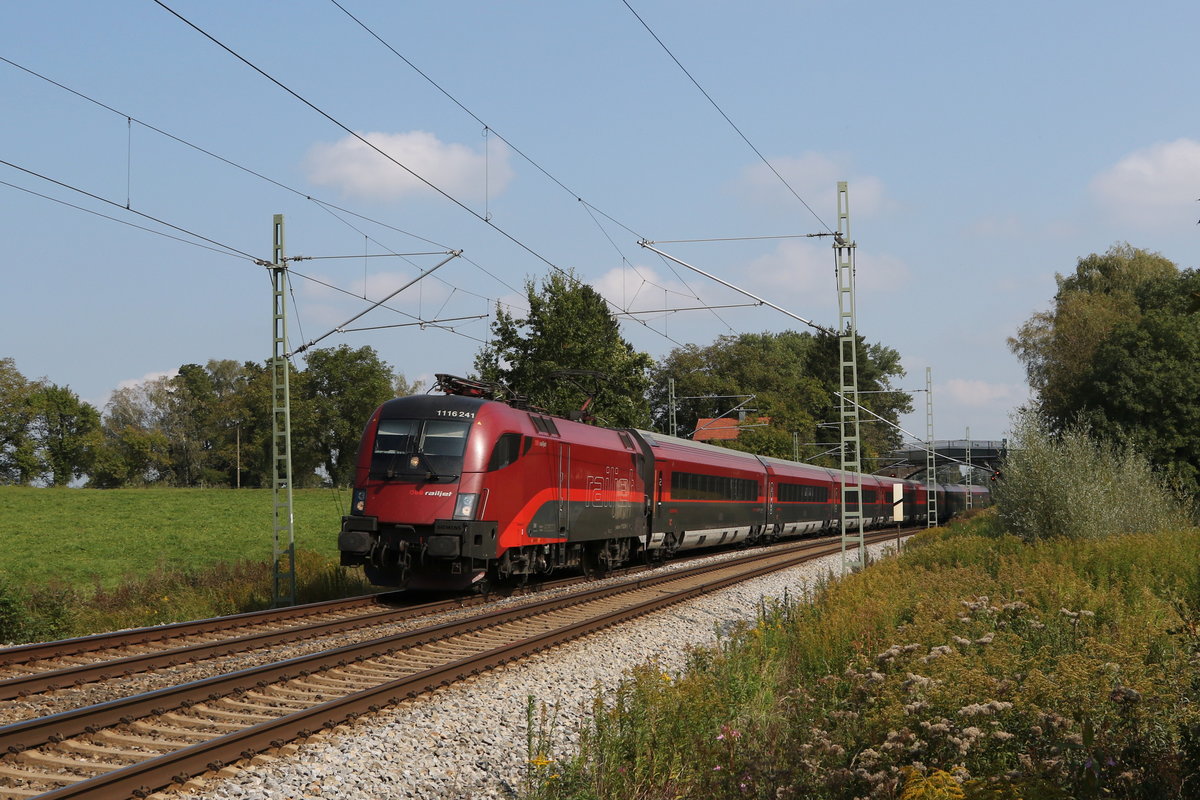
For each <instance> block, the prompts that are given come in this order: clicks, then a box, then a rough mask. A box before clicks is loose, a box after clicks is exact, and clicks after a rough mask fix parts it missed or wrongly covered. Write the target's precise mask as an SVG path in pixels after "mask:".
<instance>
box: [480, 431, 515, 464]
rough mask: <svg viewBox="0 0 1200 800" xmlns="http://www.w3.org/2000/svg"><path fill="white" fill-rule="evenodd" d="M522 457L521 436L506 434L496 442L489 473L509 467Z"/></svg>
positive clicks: (489, 461) (489, 462)
mask: <svg viewBox="0 0 1200 800" xmlns="http://www.w3.org/2000/svg"><path fill="white" fill-rule="evenodd" d="M520 457H521V434H519V433H504V434H501V435H500V438H499V439H497V440H496V446H495V447H493V448H492V456H491V458H489V459H488V465H487V468H488V472H495V471H496V470H498V469H502V468H503V467H507V466H508V465H509V464H511V463H513V462H514V461H516V460H517V459H518V458H520Z"/></svg>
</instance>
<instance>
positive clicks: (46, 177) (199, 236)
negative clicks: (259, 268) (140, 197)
mask: <svg viewBox="0 0 1200 800" xmlns="http://www.w3.org/2000/svg"><path fill="white" fill-rule="evenodd" d="M0 164H3V165H4V166H6V167H10V168H12V169H15V170H17V171H19V172H24V173H25V174H26V175H31V176H33V177H35V178H38V179H40V180H43V181H46V182H47V183H52V184H54V185H55V186H59V187H61V188H63V189H68V190H70V191H72V192H78V193H79V194H81V195H84V196H85V197H90V198H92V199H93V200H98V201H99V202H101V203H107V204H108V205H110V206H115V207H116V208H120V209H122V210H124V211H127V212H129V213H130V214H136V215H138V216H139V217H142V218H143V219H148V220H150V221H151V222H155V223H158V224H159V225H165V226H166V227H168V228H170V229H172V230H175V231H179V232H180V233H184V234H187V235H188V236H194V237H195V238H197V239H200V240H201V241H205V242H208V243H209V244H211V245H214V246H216V247H220V248H224V249H225V250H227V251H229V253H230V254H236V255H238V256H241V257H242V258H245V259H247V260H249V261H252V262H254V263H260V262H261V259H259V258H258V257H257V256H252V255H250V254H249V253H247V252H246V251H244V250H239V249H238V248H236V247H234V246H233V245H230V244H225V243H224V242H219V241H217V240H216V239H211V238H209V237H207V236H204V235H203V234H199V233H196V232H195V231H191V230H188V229H187V228H184V227H183V226H181V225H175V224H174V223H171V222H167V221H166V220H164V219H159V218H158V217H155V216H152V215H150V214H147V213H146V212H144V211H138V210H137V209H135V208H126V207H125V206H124V205H122V204H121V203H119V202H117V201H116V200H110V199H109V198H107V197H102V196H100V195H98V194H95V193H93V192H89V191H87V190H86V189H81V188H79V187H78V186H72V185H71V184H69V183H66V182H64V181H60V180H57V179H55V178H51V177H50V176H49V175H43V174H42V173H40V172H37V171H35V170H32V169H27V168H25V167H22V166H20V165H18V164H14V163H12V162H11V161H5V160H4V159H0ZM10 185H11V184H10ZM18 188H19V187H18ZM101 216H103V215H101Z"/></svg>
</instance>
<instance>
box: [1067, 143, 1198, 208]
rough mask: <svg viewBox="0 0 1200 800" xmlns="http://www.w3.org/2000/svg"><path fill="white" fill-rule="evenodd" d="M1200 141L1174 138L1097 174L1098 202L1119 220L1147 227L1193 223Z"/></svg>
mask: <svg viewBox="0 0 1200 800" xmlns="http://www.w3.org/2000/svg"><path fill="white" fill-rule="evenodd" d="M1198 187H1200V142H1198V141H1196V140H1194V139H1176V140H1175V141H1173V142H1161V143H1159V144H1155V145H1151V146H1150V147H1147V148H1144V149H1142V150H1137V151H1135V152H1133V153H1130V154H1129V155H1127V156H1125V157H1124V158H1122V159H1121V160H1120V161H1118V162H1117V163H1116V164H1114V165H1113V166H1112V167H1110V168H1109V169H1107V170H1105V171H1104V172H1102V173H1100V174H1099V175H1097V176H1096V177H1095V178H1094V179H1093V180H1092V183H1091V187H1090V188H1091V191H1092V194H1093V196H1094V197H1095V198H1096V201H1097V202H1098V203H1099V204H1100V205H1101V207H1103V208H1104V209H1105V210H1106V211H1107V212H1108V213H1109V214H1111V215H1112V216H1113V217H1114V218H1115V219H1117V220H1119V221H1122V222H1128V223H1132V224H1134V225H1138V226H1141V227H1147V228H1166V227H1177V226H1179V225H1182V224H1189V225H1194V224H1195V222H1196V217H1197V208H1198V207H1197V204H1196V197H1197V195H1198V193H1200V188H1198Z"/></svg>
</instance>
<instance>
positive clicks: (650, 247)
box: [638, 239, 836, 335]
mask: <svg viewBox="0 0 1200 800" xmlns="http://www.w3.org/2000/svg"><path fill="white" fill-rule="evenodd" d="M638 244H639V245H640V246H642V247H644V248H646V249H647V250H649V251H650V252H652V253H658V254H659V255H660V256H662V257H663V258H665V259H668V260H670V261H674V262H675V263H676V264H678V265H679V266H681V267H687V268H688V269H690V270H691V271H692V272H696V273H699V274H700V275H703V276H704V277H706V278H708V279H709V280H712V281H716V282H717V283H719V284H721V285H722V286H725V287H726V288H729V289H733V290H734V291H735V292H737V293H739V294H744V295H745V296H746V297H749V298H750V299H752V300H756V301H758V303H759V304H761V305H764V306H767V307H769V308H773V309H775V310H776V311H778V312H779V313H781V314H785V315H787V316H789V317H791V318H792V319H794V320H797V321H798V322H803V323H804V324H805V325H807V326H809V327H810V328H815V329H817V330H819V331H821V332H823V333H828V334H830V335H836V332H835V331H833V330H832V329H831V328H826V327H825V326H824V325H818V324H817V323H815V322H813V321H812V320H811V319H805V318H804V317H802V316H800V315H799V314H793V313H792V312H791V311H788V310H787V309H786V308H783V307H781V306H777V305H775V304H774V303H772V302H771V301H770V300H764V299H763V298H761V297H759V296H758V295H756V294H753V293H751V292H748V291H746V290H745V289H743V288H741V287H739V286H734V285H733V284H732V283H730V282H729V281H726V280H723V279H721V278H718V277H717V276H716V275H713V274H711V273H709V272H705V271H704V270H702V269H700V268H699V267H696V266H692V265H691V264H689V263H687V262H686V261H680V260H679V259H678V258H676V257H675V256H673V255H671V254H670V253H664V252H663V251H662V250H659V249H658V248H657V247H654V246H653V244H654V242H651V241H649V240H647V239H641V240H639V241H638Z"/></svg>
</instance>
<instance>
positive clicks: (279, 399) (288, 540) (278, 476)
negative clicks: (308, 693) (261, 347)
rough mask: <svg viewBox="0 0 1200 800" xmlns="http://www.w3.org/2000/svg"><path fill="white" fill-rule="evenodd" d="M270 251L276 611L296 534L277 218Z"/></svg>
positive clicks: (292, 587)
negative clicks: (272, 305)
mask: <svg viewBox="0 0 1200 800" xmlns="http://www.w3.org/2000/svg"><path fill="white" fill-rule="evenodd" d="M273 240H274V244H273V247H272V250H271V264H270V269H271V288H272V302H273V304H274V307H273V311H272V320H273V321H272V353H271V372H272V375H273V378H274V380H273V384H272V390H271V489H272V493H273V500H274V507H275V535H274V559H273V561H272V572H273V575H274V578H273V580H272V590H271V597H272V602H273V603H274V605H275V606H276V607H279V606H285V605H287V606H290V605H295V603H296V531H295V525H294V522H293V520H294V512H293V508H292V410H291V405H292V404H291V390H290V388H289V381H288V373H289V371H290V369H289V366H288V359H287V352H288V349H287V290H288V279H287V258H286V257H285V256H284V249H283V214H276V215H275V222H274V226H273Z"/></svg>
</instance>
